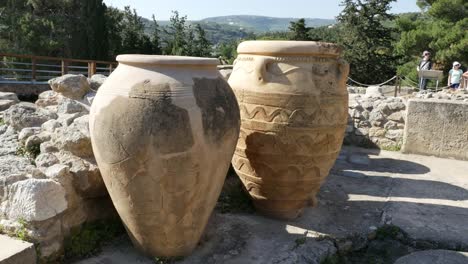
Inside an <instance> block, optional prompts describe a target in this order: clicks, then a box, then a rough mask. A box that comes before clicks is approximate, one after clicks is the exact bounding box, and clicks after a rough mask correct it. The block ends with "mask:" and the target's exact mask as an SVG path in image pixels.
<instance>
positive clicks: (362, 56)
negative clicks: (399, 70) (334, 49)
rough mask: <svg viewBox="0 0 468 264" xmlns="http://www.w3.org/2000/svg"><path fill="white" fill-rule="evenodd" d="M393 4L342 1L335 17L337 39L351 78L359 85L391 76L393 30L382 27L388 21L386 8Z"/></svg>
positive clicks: (377, 0) (386, 0)
mask: <svg viewBox="0 0 468 264" xmlns="http://www.w3.org/2000/svg"><path fill="white" fill-rule="evenodd" d="M394 1H395V0H383V1H382V0H365V1H360V0H344V1H343V2H342V5H343V6H344V9H343V11H342V12H341V13H340V15H339V16H338V21H339V22H340V31H339V32H340V34H339V35H340V37H339V38H338V43H339V44H341V45H342V46H343V47H344V55H345V59H346V60H347V61H348V62H349V63H350V65H351V66H350V67H351V75H352V77H353V79H355V80H357V81H359V82H366V81H367V82H371V83H379V82H383V81H385V80H388V79H389V78H391V77H392V76H393V75H394V74H395V66H396V57H395V56H394V54H393V52H392V49H391V47H392V42H393V38H392V32H393V29H392V28H390V27H386V26H384V25H383V24H384V22H385V21H388V20H392V19H393V18H394V17H393V15H390V14H389V12H388V11H389V10H390V4H391V3H392V2H394Z"/></svg>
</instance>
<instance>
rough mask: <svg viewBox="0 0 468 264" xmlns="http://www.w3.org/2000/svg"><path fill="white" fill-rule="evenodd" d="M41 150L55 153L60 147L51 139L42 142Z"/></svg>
mask: <svg viewBox="0 0 468 264" xmlns="http://www.w3.org/2000/svg"><path fill="white" fill-rule="evenodd" d="M40 150H41V153H53V152H57V151H59V150H58V148H57V147H56V146H55V145H54V144H53V143H52V142H50V141H46V142H43V143H41V145H40Z"/></svg>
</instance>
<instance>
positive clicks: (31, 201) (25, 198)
mask: <svg viewBox="0 0 468 264" xmlns="http://www.w3.org/2000/svg"><path fill="white" fill-rule="evenodd" d="M2 208H3V211H4V212H5V214H6V215H7V217H8V218H9V219H20V218H22V219H24V220H25V221H43V220H46V219H49V218H52V217H54V216H56V215H57V214H60V213H61V212H63V211H64V210H65V209H66V208H67V201H66V199H65V190H64V189H63V187H62V186H61V185H60V184H58V183H57V182H55V181H52V180H48V179H43V180H42V179H29V180H24V181H19V182H16V183H14V184H12V185H11V186H10V187H9V188H8V199H7V200H6V201H5V202H4V203H2Z"/></svg>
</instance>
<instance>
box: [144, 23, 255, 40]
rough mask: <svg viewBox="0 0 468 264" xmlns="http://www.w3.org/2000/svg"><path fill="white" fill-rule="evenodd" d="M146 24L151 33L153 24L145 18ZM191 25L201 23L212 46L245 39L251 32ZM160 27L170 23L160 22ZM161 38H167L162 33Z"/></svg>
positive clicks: (147, 31)
mask: <svg viewBox="0 0 468 264" xmlns="http://www.w3.org/2000/svg"><path fill="white" fill-rule="evenodd" d="M143 21H144V23H145V27H146V28H145V31H146V33H148V34H149V33H150V32H151V30H152V25H153V22H152V21H150V20H147V19H145V18H143ZM187 22H188V23H189V24H195V23H199V24H200V25H201V26H202V28H203V29H204V30H205V32H206V37H207V39H208V40H209V41H210V43H212V44H217V43H223V42H230V41H233V40H237V39H241V38H245V37H246V36H247V35H248V34H249V32H252V31H251V30H250V31H248V30H243V29H240V28H239V27H238V26H232V25H228V24H219V23H215V22H208V21H187ZM158 24H159V26H160V27H161V29H164V27H167V26H168V25H169V21H167V20H164V21H158ZM161 37H163V38H164V37H165V35H164V32H161Z"/></svg>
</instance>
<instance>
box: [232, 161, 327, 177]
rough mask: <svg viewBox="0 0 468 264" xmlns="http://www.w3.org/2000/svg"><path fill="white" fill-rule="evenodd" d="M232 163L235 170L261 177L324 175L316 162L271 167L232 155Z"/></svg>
mask: <svg viewBox="0 0 468 264" xmlns="http://www.w3.org/2000/svg"><path fill="white" fill-rule="evenodd" d="M322 162H323V161H322ZM232 163H233V164H232V165H233V167H234V169H235V170H236V171H240V172H242V173H244V174H246V175H249V176H251V177H257V176H256V175H260V176H261V177H262V179H263V178H278V177H279V178H281V177H284V175H287V177H288V178H290V179H302V180H307V179H309V180H313V179H316V178H322V177H323V176H326V175H321V171H320V165H322V164H320V163H317V162H309V164H307V165H302V164H289V165H283V166H278V167H280V168H276V169H273V168H272V167H271V166H269V165H267V164H265V163H264V162H255V163H254V164H251V162H250V161H249V160H248V159H246V158H243V157H239V156H237V155H235V156H234V157H233V162H232ZM312 174H313V175H312ZM311 175H312V176H311ZM257 178H259V177H257Z"/></svg>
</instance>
